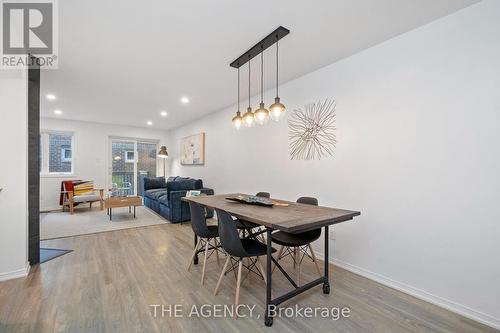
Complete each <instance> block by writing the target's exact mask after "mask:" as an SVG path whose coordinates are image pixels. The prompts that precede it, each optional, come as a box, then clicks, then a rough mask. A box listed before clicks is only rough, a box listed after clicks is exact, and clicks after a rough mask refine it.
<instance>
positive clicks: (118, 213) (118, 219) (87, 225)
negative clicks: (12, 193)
mask: <svg viewBox="0 0 500 333" xmlns="http://www.w3.org/2000/svg"><path fill="white" fill-rule="evenodd" d="M136 216H137V217H136V218H134V215H133V214H130V213H129V212H128V207H125V208H113V221H110V220H109V217H108V215H107V214H106V210H99V209H98V208H97V209H95V208H94V209H88V208H81V209H76V210H75V213H74V214H73V215H70V214H69V213H68V212H64V213H63V212H60V211H58V212H49V213H42V214H40V239H41V240H47V239H54V238H62V237H71V236H78V235H86V234H94V233H99V232H106V231H113V230H121V229H129V228H137V227H145V226H149V225H156V224H163V223H167V222H168V221H167V220H165V219H164V218H163V217H161V216H160V215H158V214H156V213H155V212H153V211H151V210H150V209H149V208H146V207H137V208H136Z"/></svg>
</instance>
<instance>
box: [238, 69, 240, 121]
mask: <svg viewBox="0 0 500 333" xmlns="http://www.w3.org/2000/svg"><path fill="white" fill-rule="evenodd" d="M238 112H240V67H238Z"/></svg>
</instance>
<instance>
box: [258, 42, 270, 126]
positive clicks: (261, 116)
mask: <svg viewBox="0 0 500 333" xmlns="http://www.w3.org/2000/svg"><path fill="white" fill-rule="evenodd" d="M268 120H269V111H267V109H266V107H265V106H264V50H262V51H261V52H260V104H259V108H258V109H257V110H255V122H256V123H257V124H259V125H264V124H265V123H267V121H268Z"/></svg>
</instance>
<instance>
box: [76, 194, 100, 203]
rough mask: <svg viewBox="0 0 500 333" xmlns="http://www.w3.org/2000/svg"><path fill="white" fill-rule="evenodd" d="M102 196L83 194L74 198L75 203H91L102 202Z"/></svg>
mask: <svg viewBox="0 0 500 333" xmlns="http://www.w3.org/2000/svg"><path fill="white" fill-rule="evenodd" d="M100 200H101V196H100V195H99V194H93V193H92V194H82V195H75V196H74V197H73V202H90V201H100Z"/></svg>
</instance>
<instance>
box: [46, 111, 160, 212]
mask: <svg viewBox="0 0 500 333" xmlns="http://www.w3.org/2000/svg"><path fill="white" fill-rule="evenodd" d="M40 129H41V130H42V131H62V132H71V133H73V134H74V142H73V145H74V154H73V161H74V175H72V176H65V175H59V176H42V177H41V178H40V210H41V211H48V210H56V209H61V207H60V206H59V193H60V185H61V181H62V180H64V179H72V178H74V179H86V180H93V181H94V186H95V187H96V188H106V187H109V186H110V184H108V180H109V178H108V167H109V163H108V162H109V160H110V159H111V157H110V156H109V137H117V138H131V139H145V140H157V141H158V142H159V145H166V146H167V147H169V144H168V132H167V131H166V130H155V129H151V128H141V127H132V126H121V125H110V124H100V123H93V122H85V121H76V120H65V119H55V118H42V119H41V123H40ZM167 168H168V165H167ZM157 174H158V175H163V161H158V163H157ZM167 175H168V169H167Z"/></svg>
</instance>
